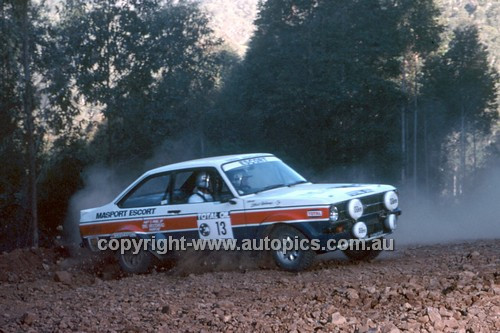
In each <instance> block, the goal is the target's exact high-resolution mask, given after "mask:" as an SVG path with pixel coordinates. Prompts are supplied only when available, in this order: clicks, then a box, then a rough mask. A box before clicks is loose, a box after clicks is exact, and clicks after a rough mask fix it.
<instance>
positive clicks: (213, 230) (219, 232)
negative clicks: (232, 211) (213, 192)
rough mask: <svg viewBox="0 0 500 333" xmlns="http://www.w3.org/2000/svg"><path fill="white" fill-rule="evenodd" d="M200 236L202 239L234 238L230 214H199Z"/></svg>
mask: <svg viewBox="0 0 500 333" xmlns="http://www.w3.org/2000/svg"><path fill="white" fill-rule="evenodd" d="M198 234H199V236H200V238H201V239H218V238H234V237H233V228H232V226H231V218H230V217H229V212H210V213H201V214H198Z"/></svg>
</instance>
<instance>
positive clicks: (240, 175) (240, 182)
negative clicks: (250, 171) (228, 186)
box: [232, 170, 247, 190]
mask: <svg viewBox="0 0 500 333" xmlns="http://www.w3.org/2000/svg"><path fill="white" fill-rule="evenodd" d="M246 181H247V173H246V171H245V170H237V171H236V172H235V173H234V174H233V177H232V183H233V185H234V187H235V188H236V189H237V190H242V189H243V187H244V186H247V183H246Z"/></svg>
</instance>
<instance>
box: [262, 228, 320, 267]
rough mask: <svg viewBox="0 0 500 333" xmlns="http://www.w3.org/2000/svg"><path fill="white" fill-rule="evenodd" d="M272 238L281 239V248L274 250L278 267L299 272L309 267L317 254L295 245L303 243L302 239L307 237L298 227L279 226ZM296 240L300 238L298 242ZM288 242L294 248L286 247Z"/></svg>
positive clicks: (274, 257) (273, 232)
mask: <svg viewBox="0 0 500 333" xmlns="http://www.w3.org/2000/svg"><path fill="white" fill-rule="evenodd" d="M270 236H271V239H273V240H274V239H277V240H279V241H280V244H281V247H282V248H281V249H274V250H272V256H273V259H274V262H275V263H276V265H278V267H280V268H282V269H284V270H286V271H290V272H299V271H302V270H305V269H307V268H309V267H310V266H311V265H312V263H313V261H314V258H315V256H316V253H315V252H314V251H312V250H311V249H308V250H305V249H301V248H300V247H299V248H295V245H296V244H297V243H298V244H300V243H301V240H303V239H306V236H304V234H303V233H301V232H300V231H298V230H297V229H295V228H293V227H290V226H287V225H284V226H279V227H277V228H276V229H274V230H273V231H272V232H271V235H270ZM295 240H298V242H296V241H295ZM287 244H293V245H294V246H293V248H292V249H289V248H290V247H285V246H286V245H287Z"/></svg>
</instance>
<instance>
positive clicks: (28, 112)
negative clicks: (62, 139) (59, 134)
mask: <svg viewBox="0 0 500 333" xmlns="http://www.w3.org/2000/svg"><path fill="white" fill-rule="evenodd" d="M22 10H23V11H22V13H23V14H22V15H23V55H22V57H23V70H24V96H23V111H24V114H25V116H26V137H27V144H28V177H29V190H28V192H29V206H30V211H31V222H32V229H33V247H35V248H38V238H39V236H38V207H37V206H38V202H37V186H36V178H37V177H36V149H35V126H34V121H33V105H32V99H33V91H32V87H31V69H30V65H31V57H30V50H29V44H30V41H29V38H30V29H29V17H28V15H29V0H24V1H23V3H22Z"/></svg>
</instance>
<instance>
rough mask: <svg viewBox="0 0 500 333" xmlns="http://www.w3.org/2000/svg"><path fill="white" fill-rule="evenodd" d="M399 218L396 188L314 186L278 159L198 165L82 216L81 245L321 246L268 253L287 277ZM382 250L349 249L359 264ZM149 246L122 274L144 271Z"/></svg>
mask: <svg viewBox="0 0 500 333" xmlns="http://www.w3.org/2000/svg"><path fill="white" fill-rule="evenodd" d="M400 214H401V211H400V210H399V208H398V194H397V190H396V189H395V188H394V187H393V186H390V185H368V184H313V183H311V182H308V181H307V180H306V179H304V178H303V177H302V176H300V175H299V174H298V173H297V172H295V171H294V170H293V169H292V168H290V167H289V166H288V165H286V164H285V163H284V162H282V161H281V160H280V159H278V158H277V157H275V156H274V155H272V154H244V155H230V156H220V157H211V158H204V159H197V160H192V161H187V162H182V163H176V164H171V165H167V166H164V167H160V168H157V169H154V170H150V171H148V172H146V173H144V174H143V175H142V176H141V177H139V178H138V179H137V180H136V181H134V182H133V183H132V184H131V185H130V186H129V187H128V188H126V189H125V190H124V191H123V192H122V193H121V194H119V195H118V197H116V199H114V200H113V201H112V202H110V203H109V204H106V205H104V206H102V207H97V208H92V209H86V210H82V211H81V213H80V233H81V236H82V239H83V244H85V245H87V246H89V247H90V248H91V249H92V250H94V251H97V250H98V247H97V244H98V242H99V240H102V239H107V240H110V239H113V238H119V239H123V238H131V239H132V238H135V239H166V238H171V239H178V238H181V237H183V238H185V239H190V240H196V239H203V240H216V239H235V240H237V241H241V240H255V239H278V240H290V239H299V240H309V241H311V240H315V241H316V242H318V243H319V244H320V246H319V247H317V248H312V247H311V248H301V247H299V248H294V249H293V250H290V249H275V250H270V251H271V255H272V258H273V259H274V261H275V263H276V264H277V265H278V266H279V267H281V268H283V269H285V270H289V271H300V270H303V269H306V268H307V267H309V266H310V265H311V263H312V262H313V259H314V257H315V254H317V253H322V252H325V246H324V245H325V244H326V243H327V242H328V241H329V240H340V239H361V240H364V241H366V242H373V241H374V240H375V239H380V238H383V237H385V236H387V235H389V234H391V233H392V232H393V230H394V229H395V228H396V222H397V218H398V216H399V215H400ZM379 252H380V249H373V248H372V249H370V250H368V249H365V250H359V249H358V250H356V249H345V250H344V253H345V254H346V255H347V256H348V257H350V258H351V259H354V260H363V259H372V258H374V257H376V256H377V255H378V254H379ZM153 257H158V258H160V259H161V258H163V255H161V254H159V253H158V251H155V249H154V248H153V247H148V248H146V249H145V250H144V249H143V250H141V251H139V252H138V253H132V251H121V252H120V253H118V258H119V263H120V265H121V267H122V269H123V270H124V271H126V272H130V273H140V272H145V271H147V270H148V268H149V267H150V265H151V262H152V259H153Z"/></svg>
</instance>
